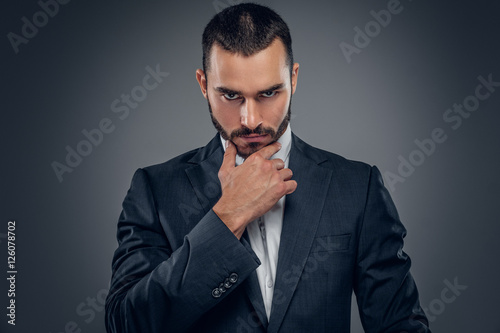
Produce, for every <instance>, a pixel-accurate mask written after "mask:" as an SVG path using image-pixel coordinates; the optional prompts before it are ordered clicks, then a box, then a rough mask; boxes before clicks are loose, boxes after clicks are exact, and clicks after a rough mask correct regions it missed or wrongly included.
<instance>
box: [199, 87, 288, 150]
mask: <svg viewBox="0 0 500 333" xmlns="http://www.w3.org/2000/svg"><path fill="white" fill-rule="evenodd" d="M207 101H208V110H209V111H210V118H211V119H212V124H213V125H214V127H215V129H216V130H217V132H219V134H220V136H221V137H222V138H223V139H224V140H230V141H231V142H233V144H234V139H235V138H237V137H241V136H247V135H250V134H258V135H266V134H269V136H270V137H271V142H270V143H269V144H272V143H274V142H276V141H278V139H279V138H280V137H281V136H282V135H283V133H285V131H286V128H287V127H288V124H289V123H290V118H291V115H292V97H291V96H290V101H289V103H288V111H287V113H286V115H285V116H284V117H283V120H282V121H281V123H280V125H279V126H278V129H277V130H274V129H273V128H272V127H263V126H262V125H259V126H257V127H256V128H254V129H253V130H251V129H249V128H248V127H245V126H242V127H241V128H239V129H236V130H234V131H232V132H231V133H228V132H227V131H226V130H225V129H224V128H223V127H222V125H221V124H220V122H219V121H218V120H217V118H215V116H214V114H213V112H212V105H211V104H210V100H209V99H208V98H207ZM234 146H235V147H236V150H237V152H238V155H240V156H241V157H243V158H244V159H246V158H247V157H248V156H250V155H252V154H253V153H255V152H256V151H258V150H259V148H258V146H259V143H258V142H250V143H248V148H250V153H243V152H241V151H240V150H239V149H238V146H237V145H234Z"/></svg>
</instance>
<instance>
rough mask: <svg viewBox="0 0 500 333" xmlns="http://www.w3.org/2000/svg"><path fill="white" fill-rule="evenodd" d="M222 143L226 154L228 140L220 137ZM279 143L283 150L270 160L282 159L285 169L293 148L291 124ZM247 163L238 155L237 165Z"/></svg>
mask: <svg viewBox="0 0 500 333" xmlns="http://www.w3.org/2000/svg"><path fill="white" fill-rule="evenodd" d="M220 140H221V142H222V147H223V149H224V152H225V151H226V140H224V139H223V138H222V136H221V137H220ZM278 142H279V143H281V149H280V150H278V152H277V153H276V154H274V155H273V156H271V158H270V159H275V158H280V159H282V160H283V161H284V162H285V167H287V166H288V156H289V155H290V148H291V146H292V129H291V128H290V124H288V126H287V128H286V130H285V133H283V135H282V136H281V137H280V138H279V139H278ZM244 161H245V159H244V158H243V157H241V156H240V155H236V165H240V164H242V163H243V162H244Z"/></svg>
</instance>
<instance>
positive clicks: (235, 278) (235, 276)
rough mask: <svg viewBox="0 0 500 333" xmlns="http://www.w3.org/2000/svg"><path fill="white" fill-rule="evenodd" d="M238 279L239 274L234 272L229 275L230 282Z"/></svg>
mask: <svg viewBox="0 0 500 333" xmlns="http://www.w3.org/2000/svg"><path fill="white" fill-rule="evenodd" d="M236 281H238V274H236V273H232V274H231V275H229V282H231V283H236Z"/></svg>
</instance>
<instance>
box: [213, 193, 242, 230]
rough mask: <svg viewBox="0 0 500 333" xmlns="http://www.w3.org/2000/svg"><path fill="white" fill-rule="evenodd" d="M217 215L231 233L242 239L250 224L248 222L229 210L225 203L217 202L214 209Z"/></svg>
mask: <svg viewBox="0 0 500 333" xmlns="http://www.w3.org/2000/svg"><path fill="white" fill-rule="evenodd" d="M212 210H213V211H214V213H215V215H217V216H218V217H219V219H220V220H221V221H222V222H223V223H224V224H225V225H226V226H227V227H228V228H229V230H231V232H232V233H233V234H234V235H235V236H236V237H237V238H238V239H240V238H241V236H242V235H243V232H244V231H245V228H246V226H247V224H248V223H245V222H246V220H245V219H244V218H243V217H242V216H241V215H240V214H238V213H237V212H232V211H230V210H229V209H227V208H226V207H225V206H224V204H223V203H220V201H219V202H217V203H216V204H215V205H214V207H213V208H212Z"/></svg>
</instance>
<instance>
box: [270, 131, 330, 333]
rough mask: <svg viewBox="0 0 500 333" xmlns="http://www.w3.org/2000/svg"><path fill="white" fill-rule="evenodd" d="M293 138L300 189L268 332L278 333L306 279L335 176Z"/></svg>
mask: <svg viewBox="0 0 500 333" xmlns="http://www.w3.org/2000/svg"><path fill="white" fill-rule="evenodd" d="M314 153H315V152H314V151H312V150H311V149H309V148H308V146H307V145H306V144H305V143H304V142H303V141H302V140H300V139H299V138H297V137H296V136H295V135H292V150H291V151H290V161H289V168H290V169H291V170H292V171H293V179H295V180H296V181H297V185H298V186H297V189H296V191H295V192H294V193H292V194H290V195H288V196H287V197H286V201H285V212H284V217H283V228H282V231H281V240H280V249H279V257H278V267H277V270H276V284H275V287H274V295H273V305H272V310H271V317H270V320H269V327H268V332H277V331H278V330H279V327H280V325H281V323H282V321H283V318H284V316H285V313H286V311H287V309H288V306H289V304H290V301H291V299H292V296H293V293H294V291H295V288H296V287H297V283H298V282H299V279H300V277H301V275H302V271H303V269H304V266H305V264H306V260H307V257H308V255H309V251H310V249H311V246H312V243H313V240H314V236H315V234H316V229H317V227H318V223H319V219H320V216H321V212H322V210H323V205H324V201H325V197H326V194H327V191H328V186H329V183H330V179H331V176H332V172H331V171H330V170H328V169H326V168H322V167H320V166H318V164H319V163H321V162H322V159H321V158H320V157H319V156H317V155H314Z"/></svg>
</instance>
